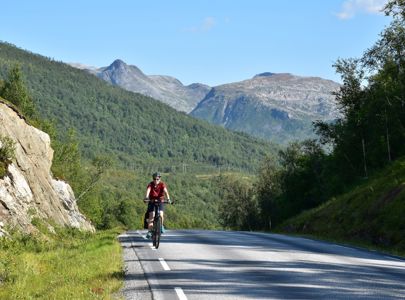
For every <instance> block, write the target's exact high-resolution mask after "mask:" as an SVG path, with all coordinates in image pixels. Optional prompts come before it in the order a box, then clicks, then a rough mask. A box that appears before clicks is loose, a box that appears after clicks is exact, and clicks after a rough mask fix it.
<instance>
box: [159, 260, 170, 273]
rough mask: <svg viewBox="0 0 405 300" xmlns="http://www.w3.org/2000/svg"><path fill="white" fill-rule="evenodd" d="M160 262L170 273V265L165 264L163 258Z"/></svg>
mask: <svg viewBox="0 0 405 300" xmlns="http://www.w3.org/2000/svg"><path fill="white" fill-rule="evenodd" d="M159 261H160V264H161V265H162V267H163V269H164V270H165V271H170V268H169V265H168V264H167V263H166V262H165V260H164V259H163V258H159Z"/></svg>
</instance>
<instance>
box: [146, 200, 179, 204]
mask: <svg viewBox="0 0 405 300" xmlns="http://www.w3.org/2000/svg"><path fill="white" fill-rule="evenodd" d="M169 200H170V201H169ZM143 201H144V202H145V203H147V202H152V203H168V204H174V200H171V199H164V200H163V201H162V200H159V199H143Z"/></svg>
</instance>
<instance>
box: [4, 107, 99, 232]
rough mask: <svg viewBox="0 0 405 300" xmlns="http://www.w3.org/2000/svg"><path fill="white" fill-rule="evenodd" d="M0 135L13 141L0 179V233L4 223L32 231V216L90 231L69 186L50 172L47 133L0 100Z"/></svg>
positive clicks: (50, 150)
mask: <svg viewBox="0 0 405 300" xmlns="http://www.w3.org/2000/svg"><path fill="white" fill-rule="evenodd" d="M0 135H2V136H3V137H4V136H7V137H9V138H11V139H12V140H13V141H14V142H15V159H13V161H12V163H11V164H10V165H9V166H8V169H7V174H6V176H5V177H4V178H0V235H1V234H2V231H3V232H4V228H3V229H2V227H5V226H6V225H9V226H11V227H17V228H19V229H22V230H23V231H25V232H30V231H32V230H33V229H34V228H33V225H32V224H31V221H32V218H34V217H37V218H40V219H43V220H45V221H46V220H52V221H53V222H55V223H56V224H59V225H62V226H72V227H76V228H80V229H83V230H90V231H94V227H93V226H92V225H91V224H90V222H89V221H88V220H87V219H86V218H85V217H84V216H83V215H82V214H81V213H80V212H79V209H78V207H77V204H76V199H75V196H74V194H73V191H72V189H71V187H70V186H69V185H68V184H67V183H65V182H63V181H60V180H56V179H54V178H53V177H52V175H51V171H50V170H51V165H52V157H53V150H52V148H51V146H50V138H49V136H48V135H47V134H46V133H44V132H42V131H40V130H38V129H37V128H35V127H33V126H30V125H28V124H27V123H26V121H25V120H24V118H23V117H21V116H20V115H19V114H18V113H17V112H16V111H15V110H14V109H12V108H11V107H9V106H8V105H7V104H6V103H4V102H3V101H1V100H0Z"/></svg>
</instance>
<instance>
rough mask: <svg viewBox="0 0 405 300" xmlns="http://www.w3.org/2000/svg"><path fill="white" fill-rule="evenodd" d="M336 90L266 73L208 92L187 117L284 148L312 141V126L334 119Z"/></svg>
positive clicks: (322, 82)
mask: <svg viewBox="0 0 405 300" xmlns="http://www.w3.org/2000/svg"><path fill="white" fill-rule="evenodd" d="M338 88H339V84H338V83H336V82H333V81H331V80H325V79H322V78H317V77H301V76H295V75H292V74H274V73H269V72H267V73H262V74H259V75H256V76H254V77H253V78H252V79H249V80H244V81H241V82H235V83H229V84H225V85H221V86H217V87H214V88H212V90H211V91H210V92H209V93H208V94H207V96H206V97H205V98H204V99H203V100H202V101H201V102H200V103H199V104H198V105H197V107H196V108H195V109H194V110H193V111H192V112H191V115H192V116H194V117H197V118H200V119H204V120H207V121H209V122H211V123H213V124H217V125H221V126H223V127H225V128H228V129H231V130H236V131H243V132H246V133H248V134H251V135H253V136H257V137H261V138H265V139H268V140H271V141H274V142H277V143H282V144H286V143H288V142H289V141H291V140H296V139H298V140H303V139H305V138H308V137H314V133H313V128H312V122H313V121H315V120H323V121H332V120H334V119H336V118H337V117H338V112H337V107H336V103H335V100H334V96H333V95H332V92H333V91H336V90H337V89H338Z"/></svg>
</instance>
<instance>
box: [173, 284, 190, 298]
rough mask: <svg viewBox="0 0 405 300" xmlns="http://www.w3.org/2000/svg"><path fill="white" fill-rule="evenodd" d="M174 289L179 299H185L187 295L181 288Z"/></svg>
mask: <svg viewBox="0 0 405 300" xmlns="http://www.w3.org/2000/svg"><path fill="white" fill-rule="evenodd" d="M174 290H175V291H176V294H177V297H179V299H180V300H187V297H186V295H185V294H184V292H183V290H182V289H181V288H179V287H176V288H174Z"/></svg>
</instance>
